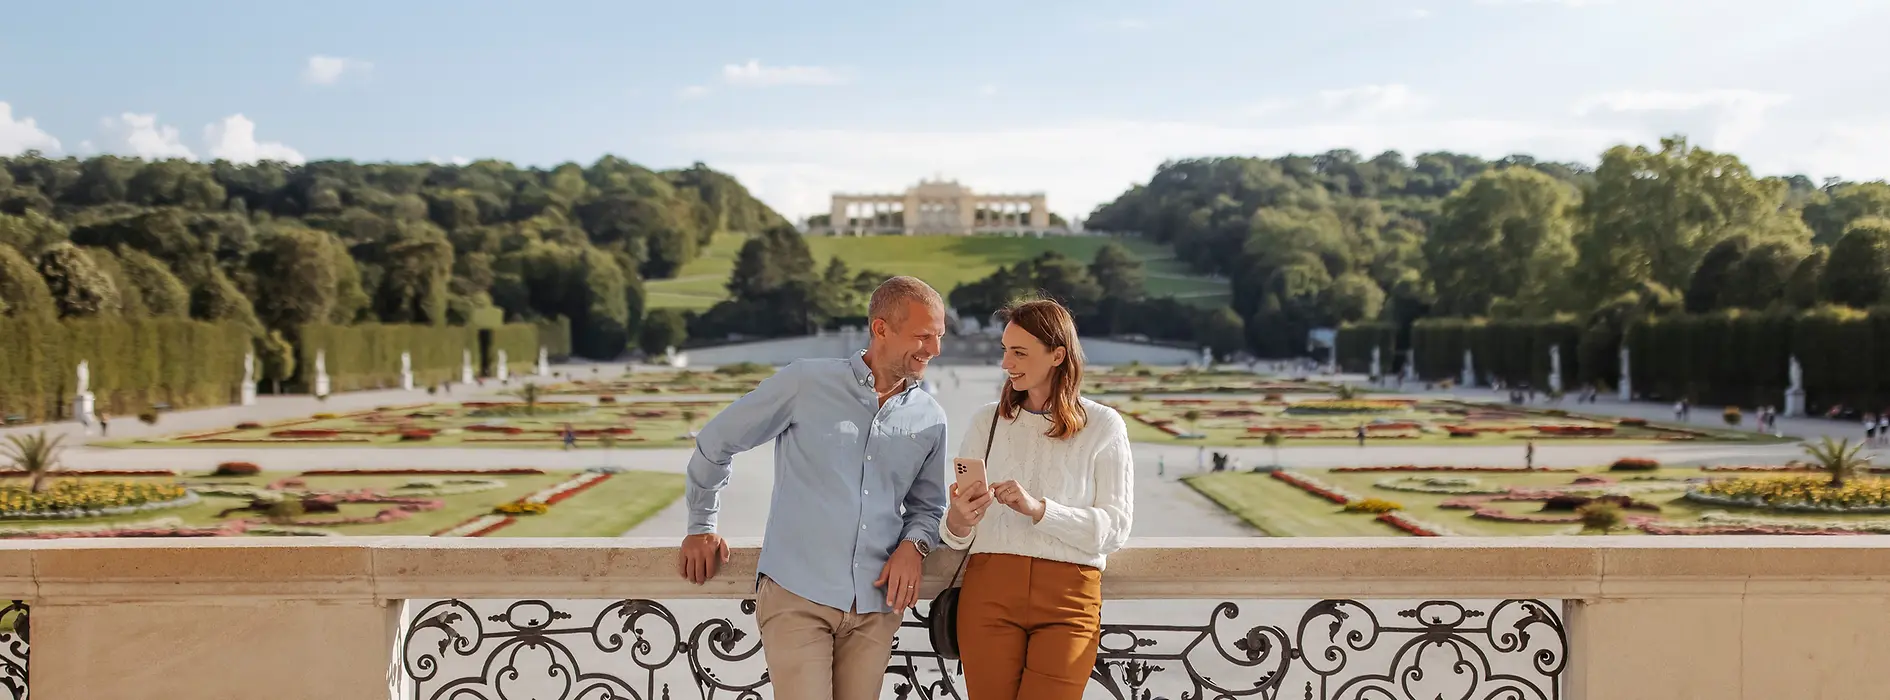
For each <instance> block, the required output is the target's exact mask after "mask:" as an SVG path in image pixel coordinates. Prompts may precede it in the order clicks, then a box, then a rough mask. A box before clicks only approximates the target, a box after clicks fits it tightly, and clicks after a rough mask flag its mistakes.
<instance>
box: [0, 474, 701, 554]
mask: <svg viewBox="0 0 1890 700" xmlns="http://www.w3.org/2000/svg"><path fill="white" fill-rule="evenodd" d="M682 490H683V478H682V475H680V474H673V473H662V472H647V471H632V470H625V469H623V468H620V467H610V466H602V467H596V468H592V469H587V470H581V471H577V470H564V471H547V470H539V469H531V468H514V469H495V470H407V471H382V470H350V469H323V470H310V471H305V472H300V473H293V472H291V473H273V474H270V473H264V472H262V471H261V470H260V469H258V468H257V467H256V465H254V464H250V463H244V462H227V463H224V464H222V465H219V466H218V467H216V468H215V469H212V470H204V471H202V472H198V473H191V474H184V475H171V476H165V475H158V474H151V475H149V476H131V477H125V476H104V475H101V473H99V472H53V473H51V474H49V475H48V477H47V478H46V483H45V485H44V488H43V489H42V490H40V491H38V492H35V491H34V490H33V488H32V482H31V481H30V479H27V478H0V538H13V539H21V538H24V539H53V538H70V537H235V536H336V535H435V536H485V535H492V534H503V535H504V536H508V537H532V536H564V537H612V536H617V535H621V534H622V533H623V532H625V531H627V530H629V529H630V528H632V527H635V526H636V525H637V524H638V523H640V522H642V521H643V520H644V519H645V518H647V517H649V516H650V515H652V514H654V513H655V512H657V511H658V510H661V509H662V508H663V507H665V506H667V505H669V503H671V502H673V501H674V500H675V499H676V498H678V497H679V496H681V494H682ZM468 524H477V527H469V526H468Z"/></svg>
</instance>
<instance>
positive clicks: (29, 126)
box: [0, 102, 59, 156]
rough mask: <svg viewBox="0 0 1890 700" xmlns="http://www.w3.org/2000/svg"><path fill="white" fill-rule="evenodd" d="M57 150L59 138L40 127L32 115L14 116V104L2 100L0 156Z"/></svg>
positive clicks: (0, 112) (0, 110)
mask: <svg viewBox="0 0 1890 700" xmlns="http://www.w3.org/2000/svg"><path fill="white" fill-rule="evenodd" d="M34 150H37V151H47V152H57V151H58V150H59V139H56V138H53V137H52V134H48V133H46V132H45V131H44V130H42V129H40V128H39V124H38V123H36V122H34V121H33V118H32V117H21V118H20V119H17V120H16V119H14V118H13V105H10V104H7V103H5V102H0V156H10V155H14V154H16V153H25V152H27V151H34Z"/></svg>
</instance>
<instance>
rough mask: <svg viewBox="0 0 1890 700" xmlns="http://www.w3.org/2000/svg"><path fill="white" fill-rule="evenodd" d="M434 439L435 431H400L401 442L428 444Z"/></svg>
mask: <svg viewBox="0 0 1890 700" xmlns="http://www.w3.org/2000/svg"><path fill="white" fill-rule="evenodd" d="M432 439H433V431H431V430H402V431H400V441H401V442H426V441H428V440H432Z"/></svg>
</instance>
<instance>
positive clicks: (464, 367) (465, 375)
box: [459, 350, 473, 384]
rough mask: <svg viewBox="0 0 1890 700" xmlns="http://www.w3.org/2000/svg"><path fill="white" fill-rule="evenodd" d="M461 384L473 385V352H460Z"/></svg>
mask: <svg viewBox="0 0 1890 700" xmlns="http://www.w3.org/2000/svg"><path fill="white" fill-rule="evenodd" d="M459 383H461V384H471V383H473V366H472V351H471V350H461V351H459Z"/></svg>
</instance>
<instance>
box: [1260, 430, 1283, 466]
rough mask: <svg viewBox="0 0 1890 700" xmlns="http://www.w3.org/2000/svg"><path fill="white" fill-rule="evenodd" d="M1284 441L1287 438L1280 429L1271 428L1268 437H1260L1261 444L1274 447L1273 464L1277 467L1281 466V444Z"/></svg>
mask: <svg viewBox="0 0 1890 700" xmlns="http://www.w3.org/2000/svg"><path fill="white" fill-rule="evenodd" d="M1284 442H1286V438H1285V437H1284V436H1281V435H1280V431H1278V430H1269V431H1267V434H1266V437H1263V438H1261V439H1260V444H1263V445H1266V446H1267V447H1271V448H1273V466H1275V467H1278V466H1280V444H1281V443H1284Z"/></svg>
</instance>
